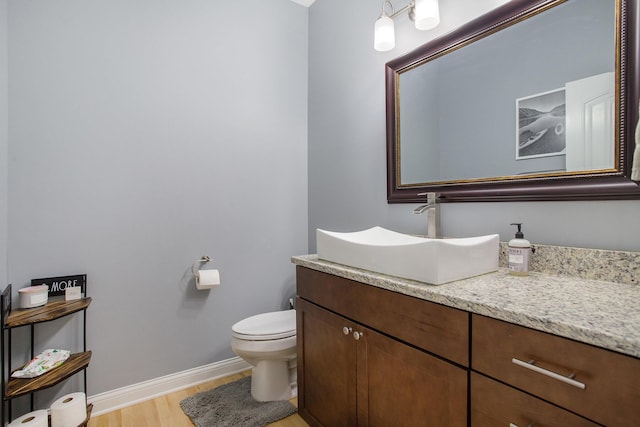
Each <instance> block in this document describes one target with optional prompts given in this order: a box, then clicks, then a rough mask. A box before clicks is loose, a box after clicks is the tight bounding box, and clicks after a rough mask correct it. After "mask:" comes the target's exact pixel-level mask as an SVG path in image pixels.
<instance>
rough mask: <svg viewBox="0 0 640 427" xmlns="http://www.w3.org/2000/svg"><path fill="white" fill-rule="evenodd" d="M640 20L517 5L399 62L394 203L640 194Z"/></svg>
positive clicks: (598, 5) (390, 105)
mask: <svg viewBox="0 0 640 427" xmlns="http://www.w3.org/2000/svg"><path fill="white" fill-rule="evenodd" d="M637 19H638V0H523V1H518V2H513V1H512V2H509V3H506V4H505V5H503V6H501V7H499V8H497V9H495V10H493V11H492V12H490V13H488V14H486V15H483V16H481V17H480V18H478V19H476V20H474V21H472V22H470V23H468V24H466V25H464V26H462V27H460V28H459V29H457V30H455V31H453V32H451V33H449V34H447V35H444V36H442V37H441V38H439V39H436V40H433V41H432V42H429V43H427V44H425V45H423V46H421V47H419V48H418V49H416V50H415V51H413V52H411V53H409V54H407V55H404V56H402V57H400V58H397V59H395V60H393V61H390V62H389V63H387V66H386V91H387V175H388V177H387V196H388V201H389V202H390V203H403V202H423V201H424V197H423V196H418V195H417V194H418V193H423V192H437V193H440V194H441V200H442V201H445V202H446V201H499V200H574V199H625V198H640V187H639V186H638V184H637V183H635V182H633V181H631V180H630V179H629V176H630V173H631V157H632V155H633V148H634V142H633V140H634V131H635V124H636V120H637V117H638V90H639V77H638V66H637V65H638V33H637V31H638V29H637V28H636V24H635V22H637ZM632 22H633V23H634V24H631V23H632Z"/></svg>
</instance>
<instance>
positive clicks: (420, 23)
mask: <svg viewBox="0 0 640 427" xmlns="http://www.w3.org/2000/svg"><path fill="white" fill-rule="evenodd" d="M415 3H416V5H415V15H414V19H415V22H416V28H417V29H418V30H430V29H432V28H435V27H437V26H438V24H439V23H440V5H439V4H438V0H415Z"/></svg>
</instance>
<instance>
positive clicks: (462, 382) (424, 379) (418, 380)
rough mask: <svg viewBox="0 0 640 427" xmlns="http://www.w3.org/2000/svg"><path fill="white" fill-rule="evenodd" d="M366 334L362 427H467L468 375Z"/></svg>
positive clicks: (361, 362)
mask: <svg viewBox="0 0 640 427" xmlns="http://www.w3.org/2000/svg"><path fill="white" fill-rule="evenodd" d="M362 329H363V328H360V329H358V331H361V330H362ZM362 332H363V335H362V337H361V338H360V339H359V340H357V342H358V370H357V371H358V426H369V427H378V426H379V427H388V426H397V427H400V426H411V427H415V426H438V427H447V426H466V425H467V371H466V370H465V369H463V368H460V367H458V366H455V365H453V364H451V363H449V362H445V361H444V360H442V359H439V358H437V357H435V356H432V355H430V354H429V353H426V352H424V351H421V350H418V349H416V348H414V347H410V346H408V345H406V344H404V343H401V342H399V341H396V340H394V339H392V338H389V337H387V336H385V335H382V334H379V333H377V332H374V331H372V330H369V329H364V330H363V331H362Z"/></svg>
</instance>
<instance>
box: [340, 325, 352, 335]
mask: <svg viewBox="0 0 640 427" xmlns="http://www.w3.org/2000/svg"><path fill="white" fill-rule="evenodd" d="M352 330H353V329H351V328H347V327H346V326H345V327H344V328H342V333H343V334H345V335H349V334H350V333H351V331H352Z"/></svg>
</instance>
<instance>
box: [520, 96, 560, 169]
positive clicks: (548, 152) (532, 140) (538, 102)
mask: <svg viewBox="0 0 640 427" xmlns="http://www.w3.org/2000/svg"><path fill="white" fill-rule="evenodd" d="M565 105H566V99H565V91H564V88H560V89H555V90H551V91H547V92H543V93H538V94H535V95H530V96H526V97H523V98H519V99H516V129H517V138H516V160H522V159H532V158H537V157H549V156H562V155H564V154H565V150H566V146H567V143H566V133H565V129H566V109H565Z"/></svg>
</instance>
